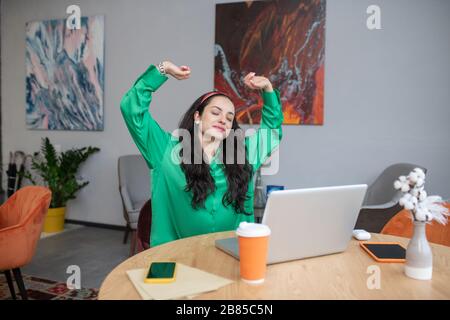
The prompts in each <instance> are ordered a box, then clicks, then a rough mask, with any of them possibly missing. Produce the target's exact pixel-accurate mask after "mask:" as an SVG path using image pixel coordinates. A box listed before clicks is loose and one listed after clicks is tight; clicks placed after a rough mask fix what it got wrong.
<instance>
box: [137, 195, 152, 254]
mask: <svg viewBox="0 0 450 320" xmlns="http://www.w3.org/2000/svg"><path fill="white" fill-rule="evenodd" d="M151 230H152V200H151V199H150V200H148V201H147V202H146V203H145V204H144V206H143V207H142V209H141V212H140V214H139V220H138V224H137V239H138V252H140V251H142V250H147V249H148V248H150V232H151Z"/></svg>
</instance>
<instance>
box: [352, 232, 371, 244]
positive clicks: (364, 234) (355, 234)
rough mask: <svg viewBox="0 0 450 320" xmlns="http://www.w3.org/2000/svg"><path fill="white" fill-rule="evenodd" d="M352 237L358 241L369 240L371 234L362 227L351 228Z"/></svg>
mask: <svg viewBox="0 0 450 320" xmlns="http://www.w3.org/2000/svg"><path fill="white" fill-rule="evenodd" d="M353 237H355V239H356V240H359V241H365V240H369V239H370V237H371V235H370V233H368V232H367V231H366V230H363V229H355V230H353Z"/></svg>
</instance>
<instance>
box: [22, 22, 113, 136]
mask: <svg viewBox="0 0 450 320" xmlns="http://www.w3.org/2000/svg"><path fill="white" fill-rule="evenodd" d="M25 59H26V123H27V128H28V129H44V130H82V131H102V130H103V90H104V16H100V15H97V16H90V17H82V18H81V28H80V29H74V30H72V29H69V28H67V26H66V20H65V19H59V20H47V21H35V22H28V23H27V24H26V56H25Z"/></svg>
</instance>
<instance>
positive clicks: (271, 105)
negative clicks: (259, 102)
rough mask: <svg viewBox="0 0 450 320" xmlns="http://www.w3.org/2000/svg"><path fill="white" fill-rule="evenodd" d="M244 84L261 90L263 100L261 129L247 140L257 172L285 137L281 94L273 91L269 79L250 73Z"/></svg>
mask: <svg viewBox="0 0 450 320" xmlns="http://www.w3.org/2000/svg"><path fill="white" fill-rule="evenodd" d="M244 82H245V84H246V85H247V86H248V87H250V88H251V89H255V90H260V93H261V96H262V98H263V107H262V113H261V124H260V127H259V128H258V130H257V131H256V133H255V134H253V135H251V136H249V137H246V139H245V143H246V146H247V151H248V153H247V154H248V160H249V162H250V164H251V165H252V166H253V169H254V170H255V171H256V170H258V168H259V167H260V166H261V165H262V164H263V163H264V162H265V161H266V160H267V159H268V158H269V157H270V155H271V154H272V153H273V152H274V150H275V149H276V148H277V147H278V146H279V144H280V141H281V138H282V136H283V133H282V127H281V124H282V123H283V111H282V108H281V107H282V106H281V99H280V92H279V91H278V90H277V89H273V87H272V84H271V83H270V81H269V80H268V79H267V78H265V77H260V76H255V74H254V73H250V74H248V75H247V76H246V77H245V78H244Z"/></svg>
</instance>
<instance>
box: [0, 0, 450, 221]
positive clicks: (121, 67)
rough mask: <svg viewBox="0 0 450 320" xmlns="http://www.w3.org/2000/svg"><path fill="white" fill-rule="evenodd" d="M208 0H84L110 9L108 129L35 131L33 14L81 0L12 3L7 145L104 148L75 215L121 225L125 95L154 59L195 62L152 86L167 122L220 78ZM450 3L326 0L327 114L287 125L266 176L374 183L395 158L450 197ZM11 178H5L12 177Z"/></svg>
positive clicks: (7, 28)
mask: <svg viewBox="0 0 450 320" xmlns="http://www.w3.org/2000/svg"><path fill="white" fill-rule="evenodd" d="M218 2H230V1H216V2H215V1H208V0H195V1H193V0H192V1H186V0H183V1H181V0H177V1H174V0H170V1H167V0H164V1H163V0H155V1H148V0H147V1H144V0H133V1H132V0H121V1H119V0H117V1H107V0H95V1H93V0H91V1H86V0H80V1H77V4H79V5H80V7H81V11H82V15H84V16H85V15H93V14H104V15H105V96H104V103H105V105H104V108H105V109H104V114H105V130H104V131H103V132H70V131H31V130H27V129H26V127H25V107H24V104H25V85H24V84H25V64H24V62H25V42H24V37H25V35H24V31H25V23H26V22H27V21H31V20H44V19H51V18H64V17H66V14H65V9H66V7H67V6H68V5H70V4H73V3H74V2H73V1H57V0H41V1H25V0H6V1H3V8H2V12H3V18H2V21H1V23H2V25H1V32H2V35H1V41H2V52H1V57H2V65H3V66H2V74H1V75H2V80H3V81H2V92H3V96H2V108H3V110H2V111H3V117H2V128H3V136H2V139H3V140H2V146H3V153H4V155H3V163H4V166H5V165H6V163H7V161H8V159H7V155H8V152H9V150H17V149H22V150H24V151H26V152H29V153H31V152H33V151H37V150H38V148H39V145H40V141H41V137H44V136H48V137H50V139H51V141H52V142H53V143H55V144H60V145H61V146H62V149H63V150H65V149H69V148H72V147H81V146H86V145H93V146H98V147H100V148H101V149H102V150H101V152H100V153H98V154H95V155H94V156H92V158H91V159H90V160H88V162H87V163H86V164H85V165H84V166H83V167H82V170H81V173H82V175H83V176H84V177H85V178H87V179H89V180H90V181H91V183H90V184H89V185H88V186H87V187H86V188H85V189H83V190H82V191H81V192H80V193H79V194H78V198H77V200H75V201H72V202H70V203H69V206H68V217H69V218H71V219H77V220H85V221H92V222H100V223H108V224H117V225H121V224H123V223H124V222H123V218H122V211H121V210H122V208H121V201H120V197H119V194H118V182H117V159H118V157H119V156H120V155H124V154H129V153H137V152H138V151H137V148H136V147H135V145H134V143H133V142H132V140H131V137H130V135H129V134H128V132H127V129H126V127H125V125H124V122H123V121H122V118H121V115H120V111H119V102H120V99H121V97H122V95H123V94H124V93H125V92H126V90H127V89H128V88H129V87H130V85H131V84H132V83H133V82H134V80H135V79H136V78H137V76H138V75H139V74H140V73H141V72H143V71H144V70H145V69H146V67H147V66H148V65H149V64H150V63H156V62H158V61H160V60H162V59H169V60H171V61H174V62H175V63H178V64H186V65H189V66H191V68H192V76H191V79H190V80H188V81H177V80H175V79H170V80H169V81H168V82H167V83H166V84H165V85H164V86H163V87H162V88H161V89H160V90H159V91H158V93H157V94H156V95H155V96H154V100H153V109H152V110H153V111H152V112H153V115H154V117H155V118H156V119H157V120H158V121H159V123H160V124H161V126H162V127H164V128H166V129H167V130H173V129H175V128H176V125H177V123H178V120H179V117H180V116H181V114H182V112H183V111H184V110H185V109H186V108H187V107H188V105H190V104H191V103H192V102H193V101H194V100H195V98H197V97H198V96H199V95H200V94H202V93H203V92H205V91H207V90H210V89H212V88H213V43H214V3H218ZM374 3H375V4H378V5H379V6H380V7H381V18H382V30H378V31H369V30H368V29H367V28H366V26H365V20H366V16H367V15H366V13H365V12H366V8H367V6H368V5H370V4H374ZM449 14H450V1H447V0H432V1H426V0H420V1H419V0H415V1H406V0H403V1H400V0H389V1H372V0H370V1H365V0H364V1H361V0H354V1H348V0H347V1H342V0H340V1H337V0H329V1H328V3H327V21H326V56H325V61H326V69H325V70H326V71H325V72H326V74H325V117H324V118H325V123H324V125H323V126H284V139H283V142H282V145H281V151H280V170H279V173H278V174H277V175H275V176H270V177H264V181H265V183H273V184H283V185H285V186H286V187H287V188H299V187H317V186H327V185H340V184H353V183H371V182H372V181H373V180H374V179H375V178H376V176H377V175H378V174H379V173H380V172H381V171H382V170H383V169H384V168H385V167H386V166H388V165H390V164H392V163H395V162H403V161H406V162H413V163H417V164H421V165H423V166H425V167H427V168H428V169H429V174H428V182H427V190H428V191H429V193H433V194H440V195H442V196H444V197H445V198H448V197H449V195H450V192H449V190H450V188H449V187H450V170H449V168H448V165H449V163H450V148H449V142H448V138H449V137H450V126H449V124H448V121H449V119H450V108H449V101H450V90H449V89H450V63H449V57H450V41H449V39H450V37H449V34H448V33H449V30H450V19H448V17H449ZM4 183H5V182H4Z"/></svg>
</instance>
